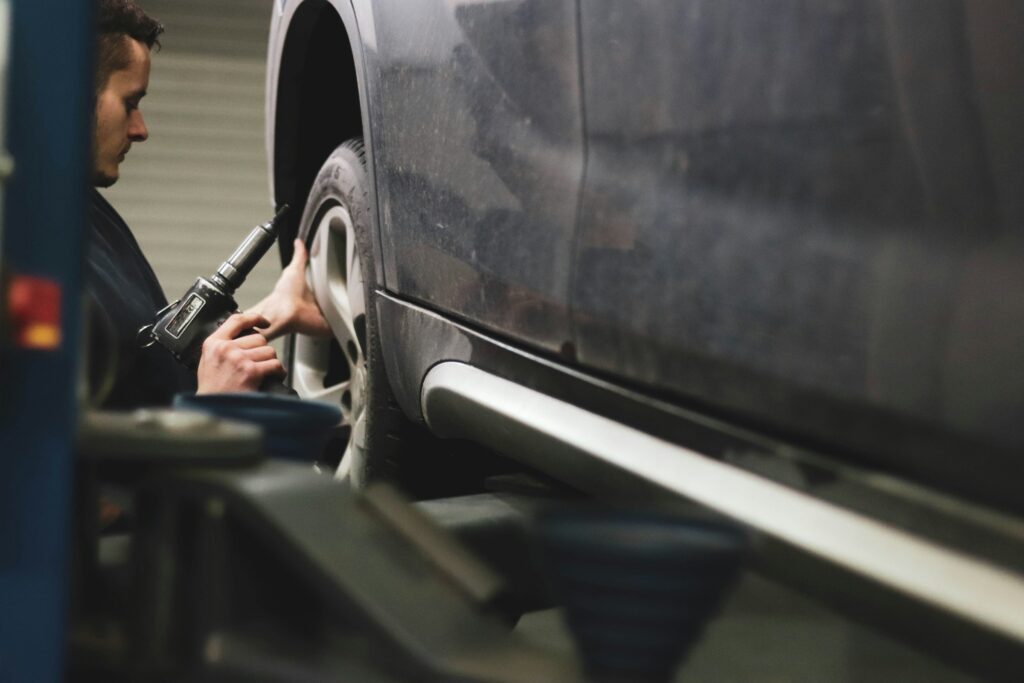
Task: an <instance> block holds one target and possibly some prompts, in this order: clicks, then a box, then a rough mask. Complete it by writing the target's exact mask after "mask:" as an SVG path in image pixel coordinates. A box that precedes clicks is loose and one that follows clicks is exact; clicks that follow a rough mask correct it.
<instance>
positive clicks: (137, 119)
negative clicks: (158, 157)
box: [128, 109, 149, 142]
mask: <svg viewBox="0 0 1024 683" xmlns="http://www.w3.org/2000/svg"><path fill="white" fill-rule="evenodd" d="M128 137H129V139H131V141H132V142H144V141H145V140H146V139H147V138H148V137H149V129H148V128H146V122H145V120H143V118H142V112H141V111H139V110H138V109H136V110H135V111H134V112H132V118H131V121H130V122H129V124H128Z"/></svg>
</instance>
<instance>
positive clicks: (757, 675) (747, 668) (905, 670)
mask: <svg viewBox="0 0 1024 683" xmlns="http://www.w3.org/2000/svg"><path fill="white" fill-rule="evenodd" d="M518 630H519V631H520V632H521V633H522V634H523V635H524V636H525V637H526V638H528V639H529V640H531V641H533V642H534V643H535V644H537V645H538V646H539V647H543V648H549V649H553V650H557V651H567V650H570V649H571V648H572V647H573V645H572V641H571V639H570V637H569V634H568V633H567V631H566V629H565V628H564V626H563V625H562V619H561V613H560V612H559V611H558V610H549V611H545V612H537V613H534V614H530V615H527V616H526V617H524V618H523V619H522V621H521V622H520V624H519V627H518ZM675 680H676V682H677V683H753V682H756V683H883V682H889V681H893V682H895V681H898V682H899V683H968V682H972V681H978V680H980V679H976V678H972V677H969V676H966V675H963V674H961V673H959V672H957V671H953V670H950V669H949V668H948V667H946V666H944V665H942V664H941V663H939V662H936V661H934V660H932V659H930V658H928V657H926V656H924V655H922V654H919V653H918V652H917V651H915V650H912V649H910V648H909V647H907V646H905V645H903V644H902V643H899V642H897V641H895V640H892V639H890V638H887V637H885V636H883V635H880V634H877V633H874V632H872V631H869V630H868V629H866V628H864V627H862V626H859V625H857V624H855V623H852V622H850V621H848V620H846V619H844V618H842V617H840V616H839V615H837V614H835V613H833V612H831V611H829V610H826V609H824V608H822V607H820V606H818V605H817V604H815V603H813V602H811V601H809V600H807V599H806V598H803V597H802V596H800V595H799V594H797V593H794V592H793V591H790V590H788V589H785V588H782V587H780V586H778V585H776V584H774V583H770V582H768V581H765V580H763V579H760V578H758V577H756V576H752V575H751V576H748V577H747V578H745V579H744V580H743V581H742V582H741V584H740V585H739V586H738V587H737V589H736V591H735V592H734V593H733V594H732V596H731V597H730V598H729V600H728V602H727V603H726V604H725V606H724V607H723V609H722V611H721V613H720V614H719V616H718V617H717V618H716V619H715V620H714V621H713V622H712V623H711V625H710V627H709V628H708V629H707V631H706V632H705V634H704V637H703V638H702V639H701V641H700V642H699V643H698V644H697V646H696V647H695V649H694V650H693V652H692V653H691V655H690V657H689V659H688V660H687V661H686V662H685V663H684V665H683V666H682V667H681V668H680V670H679V672H678V674H677V676H676V678H675Z"/></svg>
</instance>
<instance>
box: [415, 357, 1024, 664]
mask: <svg viewBox="0 0 1024 683" xmlns="http://www.w3.org/2000/svg"><path fill="white" fill-rule="evenodd" d="M421 402H422V409H423V415H424V417H425V418H426V420H427V423H428V424H429V426H430V427H431V429H432V430H433V431H434V432H435V433H437V434H438V435H439V436H442V437H450V438H466V439H471V440H473V441H476V442H478V443H481V444H484V445H486V446H488V447H490V448H493V449H494V450H497V451H500V452H502V453H505V454H506V455H509V456H510V457H513V458H515V459H518V460H520V461H521V462H524V463H525V464H528V465H530V466H532V467H535V468H537V469H540V470H542V471H545V472H547V473H548V474H551V475H552V476H555V477H556V478H559V479H562V480H564V481H566V482H567V483H571V484H575V485H578V486H581V487H582V488H584V489H589V490H593V489H594V488H601V487H604V488H608V485H609V484H612V485H614V484H615V483H616V481H617V480H618V481H622V483H623V485H626V483H627V482H628V481H629V480H633V481H636V480H640V481H641V482H643V483H646V484H648V485H653V486H656V487H658V488H660V489H663V490H665V491H668V492H671V493H672V494H676V495H678V496H681V497H683V498H685V499H688V500H689V501H692V502H694V503H698V504H700V505H702V506H705V507H707V508H710V509H713V510H715V511H717V512H720V513H722V514H724V515H726V516H728V517H731V518H732V519H734V520H736V521H738V522H740V523H742V524H744V525H746V526H748V527H750V528H752V529H755V530H757V531H759V532H762V533H764V534H766V535H767V536H769V537H771V538H774V539H777V540H780V541H782V542H784V543H787V544H789V545H791V546H793V547H795V548H797V549H799V550H800V551H802V552H805V553H807V554H809V555H812V556H814V557H815V558H817V559H819V560H822V561H824V562H826V563H829V564H832V565H835V566H837V567H840V568H843V569H845V570H846V571H849V572H852V573H853V574H855V575H857V576H859V577H862V578H864V579H867V580H868V581H870V582H872V583H876V584H879V585H881V586H884V587H885V588H886V589H889V590H892V591H895V592H897V593H899V594H902V595H904V596H906V597H908V598H910V599H911V600H913V601H915V602H921V603H924V604H926V605H928V606H930V607H932V608H936V609H938V610H939V611H941V612H947V613H949V614H951V615H955V616H956V617H958V618H960V619H962V620H964V621H966V622H969V623H973V624H975V625H977V626H980V627H982V628H983V629H985V630H987V631H990V632H994V633H995V634H998V635H1000V636H1002V637H1004V638H1008V639H1009V640H1011V641H1017V642H1019V643H1022V644H1024V576H1022V575H1019V574H1016V573H1013V572H1010V571H1006V570H1004V569H1000V568H998V567H995V566H993V565H990V564H988V563H986V562H983V561H979V560H977V559H974V558H972V557H970V556H968V555H965V554H962V553H959V552H955V551H953V550H950V549H948V548H945V547H943V546H941V545H938V544H935V543H933V542H931V541H927V540H924V539H922V538H920V537H917V536H915V535H913V534H910V533H907V532H905V531H902V530H900V529H897V528H895V527H891V526H888V525H885V524H882V523H880V522H878V521H876V520H873V519H871V518H870V517H868V516H865V515H863V514H859V513H856V512H852V511H849V510H846V509H843V508H840V507H838V506H835V505H832V504H830V503H826V502H824V501H822V500H820V499H818V498H815V497H813V496H810V495H807V494H805V493H802V492H800V491H796V490H793V489H790V488H787V487H785V486H782V485H780V484H777V483H775V482H772V481H770V480H768V479H765V478H762V477H759V476H757V475H754V474H751V473H749V472H745V471H743V470H740V469H737V468H735V467H732V466H730V465H726V464H723V463H721V462H719V461H716V460H713V459H711V458H709V457H706V456H703V455H701V454H700V453H697V452H695V451H692V450H690V449H687V448H684V447H682V446H678V445H676V444H672V443H669V442H667V441H663V440H661V439H657V438H654V437H652V436H650V435H648V434H645V433H644V432H641V431H639V430H636V429H633V428H631V427H627V426H625V425H623V424H620V423H618V422H615V421H613V420H610V419H608V418H605V417H601V416H599V415H595V414H593V413H590V412H588V411H585V410H583V409H581V408H578V407H576V406H574V405H572V404H569V403H566V402H564V401H560V400H558V399H554V398H551V397H549V396H547V395H545V394H542V393H539V392H537V391H534V390H532V389H529V388H527V387H524V386H521V385H519V384H515V383H513V382H510V381H508V380H505V379H502V378H500V377H496V376H494V375H491V374H489V373H486V372H483V371H481V370H478V369H476V368H473V367H471V366H469V365H466V364H463V363H458V362H444V363H440V364H438V365H435V366H434V367H433V368H431V370H430V371H429V372H428V373H427V375H426V377H425V379H424V382H423V386H422V392H421Z"/></svg>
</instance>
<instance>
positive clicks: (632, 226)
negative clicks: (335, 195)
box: [267, 0, 1024, 511]
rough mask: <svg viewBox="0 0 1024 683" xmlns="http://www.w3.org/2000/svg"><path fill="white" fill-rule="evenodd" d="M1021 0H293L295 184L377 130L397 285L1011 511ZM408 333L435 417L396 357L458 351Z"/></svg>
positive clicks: (1023, 216)
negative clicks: (638, 2)
mask: <svg viewBox="0 0 1024 683" xmlns="http://www.w3.org/2000/svg"><path fill="white" fill-rule="evenodd" d="M980 4H982V3H977V5H980ZM1022 15H1024V10H1021V8H1020V7H1019V5H1015V4H1013V3H1006V2H997V3H993V4H992V5H991V7H990V8H989V9H979V8H978V7H976V6H972V5H971V4H970V3H963V2H959V1H949V2H945V1H944V2H940V3H933V4H931V5H927V7H926V6H925V5H921V4H914V3H875V4H865V3H857V2H832V3H812V2H800V1H798V0H772V1H771V2H767V3H761V4H760V5H758V6H757V8H751V6H750V5H749V3H742V2H738V1H736V0H728V1H722V0H715V1H712V0H692V1H689V2H674V1H673V0H654V1H652V2H650V3H646V4H645V5H644V10H643V11H631V12H626V11H625V10H624V9H623V4H622V3H618V2H615V0H592V1H590V2H586V3H577V2H576V1H575V0H555V1H550V0H549V1H547V2H543V1H532V0H524V1H522V2H463V3H442V2H420V3H407V2H402V1H401V0H376V1H372V0H351V2H350V1H349V0H305V2H300V1H299V0H287V1H281V2H278V7H277V11H276V12H275V18H274V25H273V28H272V32H271V47H270V56H269V62H268V67H269V68H268V99H267V111H268V122H267V134H268V135H267V137H268V152H269V156H270V159H271V173H272V178H271V185H272V194H273V196H274V199H275V202H276V203H277V204H279V205H280V204H283V203H292V204H293V205H301V203H302V201H303V199H304V196H305V191H306V190H308V187H309V182H311V181H312V178H313V177H314V176H315V173H316V170H317V169H318V168H319V163H320V162H322V160H323V159H324V158H326V156H327V155H328V154H329V153H330V151H331V150H332V149H333V148H334V146H336V145H337V144H339V143H340V142H342V141H344V140H346V139H348V138H350V137H355V136H362V137H364V139H365V140H366V142H367V145H366V147H367V157H368V163H369V170H370V174H371V177H372V178H374V180H375V185H374V187H373V188H371V192H372V193H374V195H373V197H372V199H373V202H374V204H375V205H376V206H377V208H378V213H377V215H376V220H377V228H376V230H375V231H374V233H375V234H374V244H373V252H374V258H375V259H376V261H377V266H378V267H377V269H376V272H377V273H379V276H378V278H379V282H377V283H374V285H375V286H376V287H378V288H379V289H380V290H381V291H384V292H387V293H389V295H391V296H393V297H396V298H398V299H401V300H404V301H408V302H410V303H411V304H415V305H418V306H423V307H425V308H426V309H429V310H430V311H431V312H432V313H434V314H436V316H437V317H438V319H439V320H441V321H442V322H443V321H448V322H449V323H450V324H452V325H454V324H463V325H468V326H470V327H473V328H476V329H479V330H481V331H483V332H485V333H487V334H490V335H493V336H494V337H495V338H496V339H499V340H504V341H506V342H508V343H509V344H510V345H511V346H513V347H517V348H520V349H522V350H523V351H525V352H528V353H531V354H535V355H536V356H537V357H540V358H544V359H545V362H546V363H554V364H561V365H563V366H565V367H571V368H576V369H581V370H583V371H585V372H590V373H593V374H595V375H598V376H601V377H604V378H607V379H610V380H611V381H613V382H616V383H620V384H622V385H627V386H630V387H635V388H637V389H639V390H640V391H641V392H647V393H649V394H651V395H652V396H657V397H659V398H662V399H667V400H669V401H672V402H676V403H678V404H679V405H685V406H687V407H690V408H695V409H698V410H702V411H707V412H708V413H709V414H712V415H715V416H718V417H723V418H725V419H729V420H734V421H736V422H737V423H740V424H744V425H748V426H751V427H754V428H756V429H763V430H765V431H768V432H771V433H773V434H778V435H781V436H783V437H785V438H792V439H793V440H794V441H795V442H799V443H808V444H813V445H814V446H815V447H816V448H820V449H821V450H824V451H826V452H829V453H830V454H841V455H842V456H844V457H847V458H850V459H851V460H853V461H855V462H857V463H859V464H863V465H866V466H869V467H873V468H879V469H882V470H885V471H890V472H893V473H896V474H898V475H900V476H904V477H907V478H910V479H913V480H915V481H922V482H925V483H927V484H930V485H934V486H936V487H938V488H941V489H944V490H947V491H951V492H953V493H957V494H962V495H966V496H968V497H970V498H973V499H975V500H979V501H981V502H983V503H985V504H991V505H995V506H997V507H1008V508H1013V509H1015V510H1017V511H1019V510H1020V502H1019V496H1017V495H1016V492H1015V486H1014V485H1013V482H1015V481H1019V477H1020V475H1022V474H1024V461H1022V459H1021V458H1020V457H1019V453H1020V452H1022V449H1024V422H1022V421H1021V420H1020V419H1019V416H1020V415H1021V414H1024V297H1022V296H1020V295H1019V292H1021V291H1022V290H1024V234H1022V233H1021V226H1022V225H1024V209H1022V204H1021V200H1020V197H1021V196H1024V170H1022V164H1024V139H1022V136H1021V133H1020V131H1019V127H1017V128H1016V129H1015V127H1014V126H1012V125H1010V124H1008V123H1007V122H1008V121H1011V122H1012V121H1019V120H1020V116H1018V115H1020V114H1024V106H1022V102H1021V100H1022V97H1024V94H1022V91H1021V89H1020V88H1018V89H1017V92H1016V94H1014V93H1012V92H1009V93H1008V92H1007V91H1006V89H1005V88H1001V87H1000V86H999V83H1004V82H1011V83H1012V82H1014V74H1016V75H1018V76H1020V75H1021V74H1022V73H1024V53H1022V51H1021V48H1020V45H1021V44H1024V43H1022V41H1020V40H1019V38H1020V37H1021V35H1022V33H1021V31H1022V27H1024V24H1022V22H1024V18H1022ZM808 27H809V28H808ZM993 45H997V46H999V47H998V49H996V48H995V47H993ZM741 46H742V49H740V47H741ZM1016 82H1017V83H1018V84H1019V83H1020V82H1024V81H1020V80H1018V81H1016ZM296 213H301V211H299V212H296ZM384 324H385V326H386V325H387V321H384ZM395 338H396V339H400V338H405V339H409V340H410V342H409V343H417V344H419V345H420V346H419V347H418V348H415V349H411V348H404V347H403V346H401V345H399V344H391V345H386V346H385V356H386V358H387V366H388V374H389V377H390V378H391V382H392V384H393V385H400V386H394V389H395V393H396V395H397V396H398V397H399V398H400V400H402V403H403V407H404V408H405V410H406V412H407V413H408V414H409V416H410V417H411V418H413V419H418V418H420V417H421V416H420V414H419V410H420V408H419V403H418V400H417V399H416V397H417V396H418V392H419V384H420V382H421V381H422V376H414V374H416V373H414V374H410V373H408V372H405V371H403V368H409V367H417V368H420V369H428V368H429V366H430V365H431V364H433V363H437V362H441V361H444V360H450V359H453V356H454V355H457V354H455V353H454V352H453V351H452V349H450V348H447V347H445V345H444V344H440V343H438V344H434V345H431V344H430V340H428V339H423V338H419V337H417V335H415V334H413V335H404V336H403V335H397V336H396V337H395ZM410 355H415V356H416V357H417V361H416V363H415V364H411V363H409V362H406V361H407V358H404V357H407V356H410ZM456 359H458V360H463V358H456ZM417 372H418V371H417ZM513 379H521V381H528V380H527V379H525V378H513Z"/></svg>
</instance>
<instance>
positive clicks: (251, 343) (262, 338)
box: [235, 332, 267, 349]
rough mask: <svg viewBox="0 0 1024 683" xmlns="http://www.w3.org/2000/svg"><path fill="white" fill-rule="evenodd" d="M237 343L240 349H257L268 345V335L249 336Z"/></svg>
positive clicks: (237, 340) (254, 334) (255, 334)
mask: <svg viewBox="0 0 1024 683" xmlns="http://www.w3.org/2000/svg"><path fill="white" fill-rule="evenodd" d="M235 341H236V342H237V343H238V348H240V349H256V348H259V347H261V346H266V345H267V337H266V334H265V333H260V332H254V333H252V334H247V335H245V336H244V337H239V338H238V339H236V340H235Z"/></svg>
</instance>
